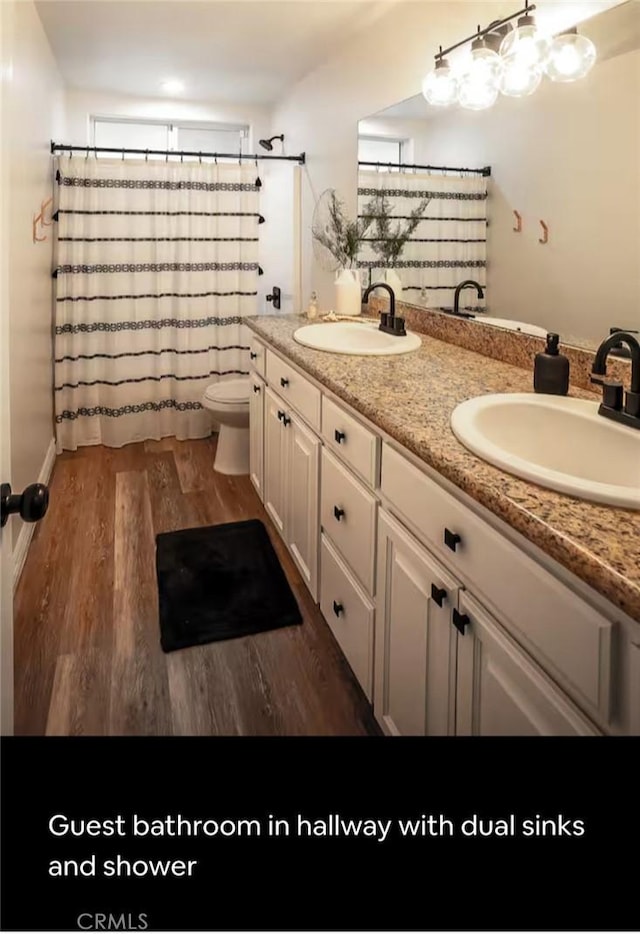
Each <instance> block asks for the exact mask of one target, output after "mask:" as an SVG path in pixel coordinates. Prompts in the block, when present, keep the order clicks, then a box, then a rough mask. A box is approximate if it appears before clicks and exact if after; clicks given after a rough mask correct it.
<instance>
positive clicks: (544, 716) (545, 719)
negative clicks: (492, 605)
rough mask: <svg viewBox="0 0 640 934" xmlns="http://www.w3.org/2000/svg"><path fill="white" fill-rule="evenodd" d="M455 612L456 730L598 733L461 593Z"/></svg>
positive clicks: (471, 732) (462, 732)
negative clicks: (456, 641) (456, 616)
mask: <svg viewBox="0 0 640 934" xmlns="http://www.w3.org/2000/svg"><path fill="white" fill-rule="evenodd" d="M460 614H461V615H460V616H459V617H458V618H457V624H458V626H459V627H460V629H461V630H462V632H461V634H460V635H459V637H458V690H457V704H456V733H457V734H458V735H463V736H585V735H587V736H590V735H597V733H598V730H596V728H595V727H594V726H593V725H592V724H591V723H590V722H589V721H588V720H587V719H586V718H585V717H583V715H582V714H581V713H580V712H579V711H578V709H577V708H576V707H574V705H573V704H572V702H571V701H570V700H569V698H568V697H567V696H566V695H565V694H564V693H563V692H562V691H560V690H559V689H558V688H557V687H556V686H555V685H554V684H553V682H552V681H550V680H549V679H548V678H547V676H546V675H545V674H544V673H543V672H542V670H541V669H540V668H538V666H537V665H536V664H535V663H534V662H533V660H532V659H530V658H529V657H528V656H527V655H525V653H524V652H523V651H522V650H521V649H520V648H519V647H518V646H517V645H516V644H515V642H513V641H512V639H510V638H509V636H507V635H506V633H504V632H503V631H502V630H501V629H500V627H499V625H498V623H497V622H496V621H495V620H494V619H493V618H492V617H491V616H490V614H489V613H488V612H487V611H486V610H485V609H484V608H483V607H481V606H480V604H479V603H478V602H477V601H476V600H474V599H473V597H471V596H469V595H468V594H467V593H465V592H463V593H461V594H460Z"/></svg>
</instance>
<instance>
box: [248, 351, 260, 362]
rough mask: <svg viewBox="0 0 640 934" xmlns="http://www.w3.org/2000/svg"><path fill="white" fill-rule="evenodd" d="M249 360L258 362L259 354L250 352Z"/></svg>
mask: <svg viewBox="0 0 640 934" xmlns="http://www.w3.org/2000/svg"><path fill="white" fill-rule="evenodd" d="M249 359H250V360H257V359H258V354H257V353H254V352H253V350H250V351H249Z"/></svg>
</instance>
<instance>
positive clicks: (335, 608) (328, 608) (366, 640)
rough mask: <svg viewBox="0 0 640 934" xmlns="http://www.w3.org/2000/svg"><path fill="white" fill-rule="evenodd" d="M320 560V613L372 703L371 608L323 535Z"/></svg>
mask: <svg viewBox="0 0 640 934" xmlns="http://www.w3.org/2000/svg"><path fill="white" fill-rule="evenodd" d="M320 561H321V577H320V579H321V582H322V583H321V588H320V610H321V611H322V615H323V616H324V618H325V619H326V621H327V623H328V625H329V628H330V629H331V631H332V633H333V634H334V636H335V637H336V641H337V642H338V645H339V646H340V648H341V649H342V651H343V652H344V654H345V656H346V658H347V661H348V662H349V664H350V665H351V668H352V669H353V673H354V674H355V676H356V678H357V679H358V681H359V683H360V686H361V687H362V690H363V691H364V692H365V694H366V695H367V697H368V698H369V700H371V698H372V694H373V620H374V608H373V605H372V603H371V601H370V600H369V598H368V597H367V595H366V594H365V592H364V591H363V590H362V588H361V587H360V586H359V584H358V583H357V581H356V580H355V578H354V577H353V575H352V574H351V573H350V572H349V569H348V568H347V567H346V565H345V564H344V563H343V562H342V560H341V559H340V557H339V556H338V553H337V552H336V551H335V549H334V548H333V547H332V545H331V543H330V542H329V540H328V539H327V538H326V536H324V535H323V536H322V546H321V554H320Z"/></svg>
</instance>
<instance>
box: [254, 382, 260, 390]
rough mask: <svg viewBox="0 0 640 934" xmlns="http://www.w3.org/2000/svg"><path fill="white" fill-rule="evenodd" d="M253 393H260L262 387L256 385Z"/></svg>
mask: <svg viewBox="0 0 640 934" xmlns="http://www.w3.org/2000/svg"><path fill="white" fill-rule="evenodd" d="M253 391H254V392H260V387H259V386H256V385H255V384H254V386H253Z"/></svg>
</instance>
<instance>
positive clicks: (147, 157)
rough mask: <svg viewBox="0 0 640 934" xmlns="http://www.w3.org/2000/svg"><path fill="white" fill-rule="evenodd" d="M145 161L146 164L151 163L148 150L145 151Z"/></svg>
mask: <svg viewBox="0 0 640 934" xmlns="http://www.w3.org/2000/svg"><path fill="white" fill-rule="evenodd" d="M144 161H145V162H148V161H149V150H148V149H145V151H144Z"/></svg>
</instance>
